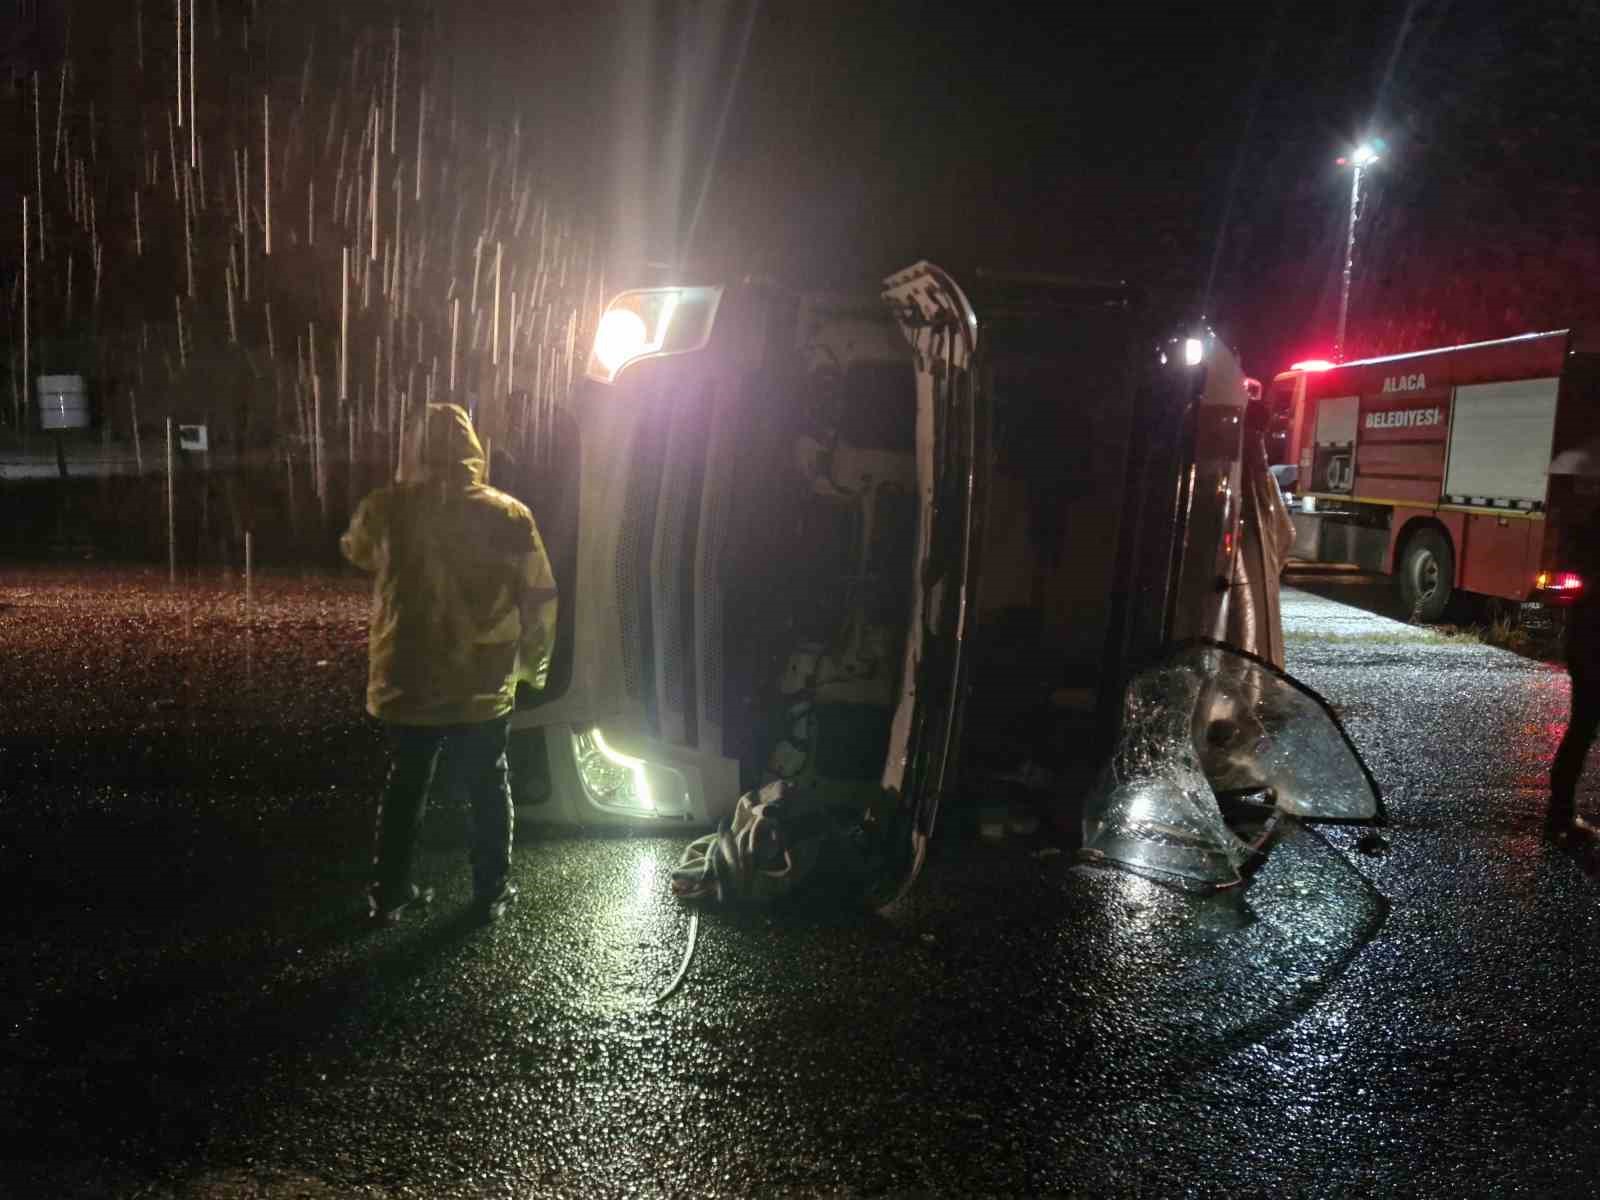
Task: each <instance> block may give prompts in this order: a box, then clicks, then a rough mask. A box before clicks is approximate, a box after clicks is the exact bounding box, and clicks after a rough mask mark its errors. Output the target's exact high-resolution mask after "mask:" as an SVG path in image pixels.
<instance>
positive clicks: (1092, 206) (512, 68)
mask: <svg viewBox="0 0 1600 1200" xmlns="http://www.w3.org/2000/svg"><path fill="white" fill-rule="evenodd" d="M7 10H8V11H7V14H6V20H7V22H8V24H9V25H10V28H9V30H8V34H7V46H8V62H9V64H10V70H9V72H8V75H9V77H10V78H11V80H12V84H13V86H12V89H11V91H10V93H9V96H8V97H0V100H6V99H8V100H9V107H10V110H11V114H12V120H11V121H10V122H9V123H8V126H9V128H10V129H11V130H14V131H15V136H12V137H9V138H8V139H7V142H6V145H5V147H4V154H5V160H6V161H5V164H4V165H5V166H6V167H7V168H8V170H7V172H6V174H7V176H8V178H7V180H6V182H5V184H4V185H0V186H4V188H5V190H6V192H7V194H6V195H5V196H4V197H3V200H0V211H3V212H4V213H5V214H6V219H7V224H6V228H8V229H11V230H15V229H16V228H17V222H16V218H15V215H14V213H15V209H16V203H17V201H16V191H17V190H18V189H19V188H26V187H27V180H28V177H29V175H30V174H31V153H30V145H29V142H30V140H31V117H30V116H29V113H28V104H27V95H28V91H29V76H30V73H31V72H32V71H33V70H35V69H39V70H40V71H41V72H42V77H43V80H44V83H45V87H44V95H45V104H44V112H45V116H46V122H47V123H46V129H45V135H44V136H45V141H46V143H47V147H46V157H47V158H48V157H49V147H48V143H49V141H50V138H51V131H50V129H49V127H48V119H49V117H50V115H51V112H52V110H53V109H54V107H55V104H54V100H53V96H52V92H53V86H52V81H53V75H52V72H53V71H54V70H55V68H56V64H57V63H58V62H59V60H60V58H61V56H62V54H63V53H67V54H69V55H70V56H72V57H73V59H74V75H73V84H74V86H73V101H72V104H71V105H70V106H69V107H70V109H71V112H70V113H69V117H70V116H71V115H72V114H73V113H75V114H77V116H78V117H79V118H80V119H81V118H82V117H83V114H84V111H85V108H86V106H87V104H88V103H89V102H90V101H91V100H92V99H94V98H95V95H96V93H97V91H98V92H99V93H100V103H99V108H98V114H97V117H96V119H97V121H99V122H100V124H101V132H100V134H99V136H100V137H101V139H102V140H101V142H100V144H99V155H98V156H97V158H96V162H97V163H99V164H101V166H102V168H103V169H105V170H110V168H109V167H108V166H105V163H106V160H107V159H114V158H115V157H116V156H117V155H118V154H119V153H121V154H123V155H131V156H132V161H134V162H137V161H138V156H139V155H140V154H141V153H142V151H140V150H139V148H138V147H137V145H136V143H137V140H138V137H139V134H138V130H137V123H136V122H134V121H124V122H123V123H122V124H121V125H120V126H119V124H118V122H117V116H118V114H124V115H125V114H126V113H127V112H129V111H130V108H129V106H128V105H127V103H126V97H127V94H128V92H129V90H130V89H131V90H132V91H133V92H135V93H138V94H140V95H141V99H142V102H143V103H144V104H145V105H146V106H154V107H153V109H151V110H150V111H154V112H157V113H159V112H160V111H161V106H162V103H163V96H164V94H163V92H162V89H163V87H165V88H166V89H167V92H166V93H165V100H166V102H167V103H170V87H171V80H170V79H169V77H168V74H167V72H168V71H169V70H170V64H161V65H160V67H159V69H157V67H156V66H150V68H149V73H148V78H144V79H143V80H142V82H141V81H140V80H139V79H134V80H133V82H132V83H131V84H130V78H131V75H130V73H129V72H128V71H127V70H125V69H122V68H126V65H127V62H128V60H129V56H130V45H131V41H132V33H131V21H132V20H133V13H134V12H135V11H137V12H138V13H140V14H141V15H142V20H143V21H144V23H145V29H146V36H147V37H148V38H149V39H150V45H151V47H152V49H151V50H150V53H151V54H152V55H158V54H159V53H161V52H170V43H171V39H172V28H171V25H172V19H173V12H172V8H171V5H170V4H169V3H166V2H165V0H126V2H121V0H119V2H118V3H115V4H112V3H91V2H90V0H76V2H73V0H21V2H20V3H16V4H8V6H7ZM199 10H200V13H201V25H202V29H203V30H206V31H208V32H209V31H210V30H211V29H212V28H213V26H215V28H216V29H217V30H221V31H222V32H223V36H222V38H221V39H220V40H219V41H218V42H217V45H218V46H220V45H222V44H223V43H224V42H226V41H228V40H229V39H230V38H231V37H232V34H231V32H230V31H231V30H232V29H233V28H234V25H235V24H243V23H245V22H253V23H254V28H255V29H256V30H257V35H256V40H255V43H254V44H253V46H252V47H251V50H250V55H249V59H248V64H249V65H248V68H247V69H246V70H245V71H244V72H243V73H242V74H241V73H240V72H239V70H238V69H237V67H236V66H234V65H229V66H228V67H227V69H226V71H225V72H224V73H225V74H226V75H227V76H228V79H227V81H226V83H227V86H228V87H231V88H236V89H238V92H239V94H240V96H244V97H247V96H248V93H249V91H250V90H251V88H252V87H254V86H257V85H259V84H261V83H262V81H268V82H270V83H272V85H273V86H275V87H276V88H278V89H279V93H280V99H281V98H282V95H281V93H282V92H283V91H284V90H285V89H287V91H289V92H292V91H293V90H294V88H295V85H296V84H297V83H298V78H297V77H298V75H299V74H300V66H301V62H302V59H303V57H304V48H305V46H306V45H307V44H308V43H310V42H315V43H317V46H318V49H319V51H320V52H321V56H320V57H319V59H318V66H319V74H318V77H317V78H314V79H313V80H312V88H313V90H314V91H315V89H316V88H318V87H319V86H327V87H328V88H330V89H331V88H332V86H333V85H332V83H331V82H330V81H331V78H332V77H331V76H325V75H323V74H321V68H322V67H323V66H324V65H325V64H327V63H335V62H337V61H339V59H340V56H341V55H343V54H345V53H347V51H348V47H349V45H350V44H352V43H353V42H354V41H355V40H356V39H358V38H359V37H360V36H361V34H362V32H363V31H364V30H365V31H368V32H370V31H373V30H376V31H378V35H377V41H378V42H381V41H382V40H383V35H384V33H385V32H386V31H387V30H388V29H389V28H390V26H391V23H393V22H396V21H397V22H399V24H400V26H401V28H402V29H403V31H404V36H405V46H406V58H405V62H406V65H407V67H408V69H409V68H410V66H411V65H412V64H413V63H414V62H425V63H426V64H427V70H428V72H429V74H430V78H431V79H432V80H433V82H434V83H435V84H436V86H439V87H447V88H448V89H449V92H450V95H451V104H452V109H451V112H452V120H453V121H454V122H456V123H457V125H458V126H459V128H458V129H457V130H456V134H457V141H458V142H459V145H458V151H459V153H460V154H461V155H462V156H463V158H470V156H471V153H472V149H473V143H472V131H473V130H475V129H477V128H479V127H483V126H496V125H502V124H504V123H506V122H509V121H510V120H512V119H513V118H514V117H516V116H519V115H520V118H521V120H522V123H523V129H524V131H525V134H526V136H527V137H528V139H529V144H535V143H536V144H537V147H538V150H537V154H538V161H539V163H540V174H539V182H540V185H541V186H542V187H544V188H546V189H548V190H549V192H550V194H552V195H556V196H559V197H562V198H563V199H565V200H567V201H569V202H570V203H571V205H572V208H573V211H575V212H577V213H578V214H580V216H581V217H582V218H583V219H584V220H586V221H592V222H593V224H594V226H595V229H596V233H597V236H598V237H599V238H600V240H601V242H602V243H603V245H604V246H605V247H606V250H607V254H608V261H609V262H611V263H612V264H614V269H613V271H612V273H611V275H610V279H611V280H612V281H618V280H623V279H629V278H633V277H636V276H640V275H643V274H648V272H649V270H650V268H649V267H648V266H647V264H650V263H657V264H666V266H665V267H663V268H657V273H658V274H662V273H670V272H671V271H673V270H687V271H688V272H689V273H707V274H715V273H719V272H726V271H730V270H733V271H763V272H770V273H774V274H779V275H783V276H785V277H788V278H791V279H794V280H796V281H797V282H806V283H830V284H832V283H857V282H870V281H872V280H874V279H876V278H878V277H881V275H882V274H883V273H885V272H886V271H888V270H892V269H894V268H897V267H899V266H903V265H905V264H907V263H908V262H910V261H912V260H914V259H916V258H920V257H932V258H936V259H943V260H944V261H945V262H946V263H947V264H948V265H950V266H951V267H952V269H961V268H962V267H965V266H971V265H977V264H983V265H994V266H1002V267H1011V268H1021V269H1034V270H1050V271H1060V272H1064V273H1069V274H1074V275H1081V276H1091V277H1098V278H1108V277H1109V278H1126V279H1130V280H1133V281H1135V282H1138V283H1141V284H1143V285H1145V286H1148V287H1150V288H1151V289H1152V292H1153V294H1154V295H1156V296H1157V297H1158V300H1159V302H1160V303H1161V304H1162V305H1164V306H1165V307H1166V308H1168V309H1170V310H1171V311H1172V312H1173V313H1175V314H1183V315H1196V314H1200V313H1204V314H1205V315H1207V316H1208V317H1209V318H1210V319H1212V320H1213V321H1214V322H1215V323H1216V324H1217V327H1218V328H1219V330H1220V331H1221V332H1222V333H1223V335H1224V336H1225V337H1227V338H1228V339H1229V340H1231V341H1232V342H1233V343H1234V344H1235V345H1236V346H1237V348H1238V349H1239V350H1240V351H1241V353H1242V355H1243V357H1244V359H1245V362H1246V366H1247V369H1249V370H1251V371H1252V372H1253V373H1256V374H1258V375H1266V374H1270V373H1272V372H1273V371H1276V370H1278V369H1281V368H1282V367H1283V366H1285V365H1286V364H1287V363H1288V362H1289V361H1290V360H1291V359H1293V358H1295V357H1300V356H1307V355H1326V354H1327V353H1328V352H1329V351H1330V349H1331V342H1332V326H1333V323H1334V319H1335V313H1336V310H1337V302H1338V278H1339V266H1340V260H1341V256H1342V251H1343V241H1344V232H1345V220H1346V216H1347V213H1348V203H1349V176H1348V174H1347V172H1346V171H1345V170H1343V169H1341V168H1339V167H1337V166H1336V165H1335V162H1334V160H1335V158H1336V157H1337V156H1338V155H1340V154H1342V153H1345V152H1347V151H1348V149H1349V148H1350V146H1351V145H1352V144H1353V143H1354V142H1355V141H1356V140H1357V139H1358V138H1360V137H1361V136H1363V135H1366V134H1369V133H1370V134H1375V135H1380V136H1382V137H1383V138H1384V139H1386V141H1387V143H1388V147H1389V148H1388V152H1387V154H1386V155H1385V158H1384V161H1383V162H1382V163H1381V164H1380V165H1379V166H1378V167H1377V168H1376V169H1375V170H1374V171H1372V172H1370V173H1369V175H1368V187H1367V190H1366V200H1365V204H1364V209H1363V217H1362V222H1361V226H1360V233H1359V242H1358V250H1357V261H1356V271H1355V284H1354V290H1353V294H1352V299H1351V315H1350V333H1349V339H1348V341H1349V346H1348V350H1349V354H1350V355H1352V356H1354V355H1360V354H1367V353H1377V352H1385V351H1394V350H1401V349H1407V348H1414V347H1418V346H1423V345H1430V344H1437V343H1440V342H1445V341H1450V340H1456V339H1471V338H1478V337H1490V336H1495V335H1499V334H1507V333H1513V332H1520V331H1525V330H1529V329H1534V328H1549V327H1559V326H1564V325H1567V324H1571V323H1574V322H1580V321H1582V320H1584V319H1585V318H1587V317H1589V316H1590V315H1591V312H1592V311H1593V310H1594V309H1595V308H1596V307H1597V302H1596V301H1595V300H1594V299H1593V298H1592V297H1593V289H1592V288H1591V287H1590V279H1591V276H1592V274H1593V272H1594V270H1595V268H1596V265H1597V263H1600V245H1597V236H1596V235H1597V224H1600V216H1597V214H1600V205H1597V204H1596V200H1597V199H1600V196H1597V195H1596V191H1597V186H1596V169H1595V154H1594V149H1595V140H1596V138H1595V134H1594V132H1593V130H1594V127H1595V118H1596V116H1597V115H1600V113H1597V111H1596V109H1597V101H1596V94H1597V93H1596V88H1595V86H1594V83H1595V79H1594V77H1595V72H1596V67H1595V62H1596V58H1597V53H1600V9H1597V8H1596V7H1595V6H1594V5H1592V4H1586V3H1583V2H1581V0H1543V2H1541V3H1539V4H1535V5H1505V4H1500V3H1491V2H1488V0H1456V2H1451V0H1432V2H1418V0H1413V2H1412V3H1408V4H1394V3H1372V2H1366V3H1363V2H1359V0H1358V2H1352V3H1342V4H1338V5H1330V4H1307V3H1293V2H1288V0H1280V2H1278V3H1240V4H1231V5H1212V4H1205V5H1201V4H1151V3H1141V2H1138V0H1129V2H1127V3H1120V4H1117V5H1113V6H1065V5H1063V6H1055V7H1054V8H1053V9H1049V10H1046V6H1035V5H1015V4H995V5H987V6H979V5H971V4H953V3H912V2H909V0H877V2H874V3H871V4H858V3H846V2H840V0H818V2H812V3H773V2H771V0H768V2H767V3H760V4H751V3H748V2H747V0H723V2H717V0H708V2H704V3H665V2H661V3H651V2H649V0H617V2H614V3H611V4H585V3H575V2H558V0H551V2H548V3H530V2H517V3H512V2H510V0H465V2H463V3H457V4H449V5H447V4H443V3H438V4H424V3H419V2H415V0H397V2H395V3H379V2H377V0H372V2H365V3H361V4H356V5H349V6H329V5H319V4H309V3H305V2H304V0H227V2H226V3H223V2H222V0H201V2H200V4H199ZM163 38H164V39H165V40H164V41H163V40H162V39H163ZM201 52H202V60H203V61H202V76H201V78H202V87H203V89H207V88H209V89H211V92H210V94H212V95H213V97H214V98H216V100H217V104H218V106H219V107H218V113H217V115H216V120H217V121H219V122H221V124H220V125H219V126H217V128H221V129H225V128H226V127H227V121H228V120H229V119H231V118H230V117H229V115H228V112H227V104H226V102H225V101H224V100H223V99H221V98H220V97H219V96H218V94H217V93H216V92H215V89H216V87H217V86H218V84H217V78H216V76H217V71H216V70H215V69H213V67H212V65H211V63H210V62H207V61H205V60H206V59H207V58H213V59H214V58H215V55H216V54H217V53H218V51H217V50H216V49H215V48H213V46H212V45H211V43H210V42H207V41H204V40H203V41H202V43H201ZM410 79H411V76H410V75H409V73H408V75H407V82H408V83H409V82H410ZM119 97H121V100H120V101H119ZM203 102H204V101H203ZM404 107H405V105H404V102H403V103H402V110H404ZM132 111H138V108H137V105H135V106H134V107H133V109H132ZM241 111H244V109H243V108H241ZM108 113H110V114H111V116H109V117H108V115H107V114H108ZM158 128H159V126H158ZM405 132H406V131H405V129H404V126H402V134H404V133H405ZM248 136H249V131H248V130H244V131H243V132H242V133H241V138H242V139H247V138H248ZM119 140H120V142H121V143H122V145H121V148H120V150H119V149H118V145H117V143H118V142H119ZM47 165H48V164H47ZM46 191H47V194H48V193H49V191H50V184H49V182H48V181H47V187H46ZM16 241H17V239H16V237H15V236H14V235H8V236H7V237H5V238H4V241H3V245H4V249H3V250H0V272H3V275H0V278H4V280H5V281H6V284H7V292H8V297H9V309H10V313H11V318H12V320H11V325H12V342H13V346H14V345H15V343H16V340H17V337H18V329H17V289H16V281H15V275H16V267H17V262H16V258H17V251H18V249H19V247H18V246H17V245H16V244H15V243H16ZM115 257H116V250H115V248H114V247H112V248H110V249H109V250H108V270H110V269H114V267H115V263H114V262H111V261H110V260H111V259H113V258H115ZM686 263H692V264H694V265H693V266H691V267H687V268H686V267H685V266H684V264H686ZM329 290H330V289H324V292H325V293H326V292H327V291H329ZM138 302H139V301H138V300H137V298H135V299H133V300H129V301H124V302H123V303H124V305H125V306H127V305H133V304H137V303H138ZM323 302H324V303H326V302H327V297H326V295H325V296H324V297H323ZM167 307H168V309H170V304H168V306H167ZM165 311H166V310H162V315H164V313H165ZM111 316H112V317H114V316H115V314H114V313H113V314H112V315H111ZM104 319H111V317H108V318H104ZM36 332H37V327H36Z"/></svg>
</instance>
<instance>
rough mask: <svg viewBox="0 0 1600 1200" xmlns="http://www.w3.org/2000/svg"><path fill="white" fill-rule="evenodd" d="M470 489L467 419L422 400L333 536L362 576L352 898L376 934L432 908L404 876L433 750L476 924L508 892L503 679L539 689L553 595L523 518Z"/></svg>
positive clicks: (472, 436) (427, 892)
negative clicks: (459, 841)
mask: <svg viewBox="0 0 1600 1200" xmlns="http://www.w3.org/2000/svg"><path fill="white" fill-rule="evenodd" d="M483 479H484V454H483V447H482V445H481V444H480V443H479V441H478V437H477V434H476V433H474V432H473V428H472V419H471V417H469V416H468V415H467V413H466V411H465V410H464V409H462V408H461V407H459V406H458V405H454V404H430V405H428V407H427V410H426V412H425V413H424V415H423V419H422V421H421V422H420V425H419V427H418V429H417V431H416V441H415V443H414V446H413V450H412V453H411V455H410V461H409V462H408V464H407V467H406V468H405V469H404V470H403V472H402V476H401V481H400V482H397V483H396V484H394V485H393V486H391V487H386V488H380V489H379V490H378V491H375V492H373V493H372V494H371V495H369V496H368V497H367V498H366V499H365V500H363V501H362V502H361V505H360V507H359V508H358V509H357V510H356V513H355V516H354V517H353V518H352V519H351V522H350V528H349V530H348V531H347V532H346V533H345V535H344V537H343V538H342V539H341V540H340V548H341V549H342V550H343V552H344V555H345V557H346V558H348V559H349V560H350V561H351V562H352V563H354V564H355V565H356V566H358V567H360V568H362V569H363V570H367V571H372V572H374V573H375V580H374V585H373V599H372V618H371V628H370V630H369V633H368V645H367V654H368V667H367V711H368V712H369V713H371V714H372V715H373V716H374V717H376V718H377V719H378V720H379V721H381V722H382V723H383V726H384V732H385V734H386V735H387V738H388V742H389V774H388V779H387V782H386V783H385V785H384V789H383V795H382V800H381V802H380V803H379V806H378V819H377V833H376V843H377V847H376V853H375V857H374V875H375V878H374V879H373V881H372V884H371V886H370V888H369V889H368V893H367V901H368V915H369V917H370V919H371V920H372V921H373V922H374V923H376V924H393V923H395V922H396V921H398V920H399V919H400V918H401V917H402V916H403V915H404V914H405V912H406V911H407V910H409V909H413V908H418V907H422V906H425V905H427V904H428V903H429V902H430V901H431V900H432V899H433V889H432V888H425V887H418V886H417V885H416V884H415V883H414V882H413V880H412V877H411V876H412V868H413V863H414V860H415V857H416V845H417V838H418V834H419V832H420V830H421V826H422V817H423V813H424V811H425V810H426V805H427V795H428V787H429V784H430V783H431V782H432V779H433V775H434V771H435V768H436V767H437V765H438V762H439V759H440V754H441V752H445V757H446V759H447V761H450V762H452V763H454V764H455V765H456V767H457V768H458V770H459V775H460V778H461V781H462V783H463V784H464V785H465V787H466V790H467V792H468V797H469V800H470V803H471V808H472V841H471V860H472V888H473V911H474V913H475V915H476V916H477V917H479V918H480V919H481V920H483V921H485V922H488V921H493V920H496V919H497V918H499V917H500V915H501V914H502V913H503V912H504V911H505V907H506V905H507V904H508V903H509V902H510V900H511V899H512V897H514V896H515V895H516V886H515V884H513V883H512V881H511V836H512V824H513V819H514V818H513V809H512V799H511V789H510V780H509V777H508V773H507V766H506V738H507V735H508V732H509V725H510V717H511V710H512V708H513V707H514V706H515V698H516V686H517V682H518V680H519V679H527V680H529V681H530V682H533V683H534V684H535V685H538V684H540V683H542V681H543V678H544V673H545V671H546V670H547V669H548V664H549V656H550V649H551V646H552V644H553V641H554V636H555V620H556V585H555V579H554V577H553V576H552V574H551V571H550V560H549V558H548V557H547V556H546V554H545V549H544V543H543V542H542V541H541V539H540V537H539V529H538V526H537V525H536V524H535V523H534V519H533V514H532V513H531V512H530V511H529V510H528V508H527V506H526V505H524V504H523V503H522V502H521V501H520V500H517V499H515V498H514V497H512V496H508V495H506V494H505V493H504V492H501V491H497V490H496V489H494V488H492V487H489V486H488V485H487V484H486V483H484V482H483Z"/></svg>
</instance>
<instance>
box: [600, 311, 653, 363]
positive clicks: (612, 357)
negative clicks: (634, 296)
mask: <svg viewBox="0 0 1600 1200" xmlns="http://www.w3.org/2000/svg"><path fill="white" fill-rule="evenodd" d="M649 340H650V331H649V330H648V329H646V328H645V324H644V318H643V317H641V316H640V315H639V314H638V313H636V312H634V311H633V310H632V309H631V308H613V309H611V310H610V311H609V312H607V313H606V315H605V316H603V317H601V318H600V328H599V329H597V330H596V331H595V335H594V356H595V358H596V359H597V360H598V361H599V363H600V365H601V366H602V367H604V368H605V369H606V373H607V374H608V375H615V374H616V373H617V370H618V368H620V367H621V366H622V364H623V363H625V362H627V361H628V360H629V359H630V358H633V357H634V356H636V355H638V354H640V353H642V352H643V351H644V349H645V347H646V346H647V345H648V343H649Z"/></svg>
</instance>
